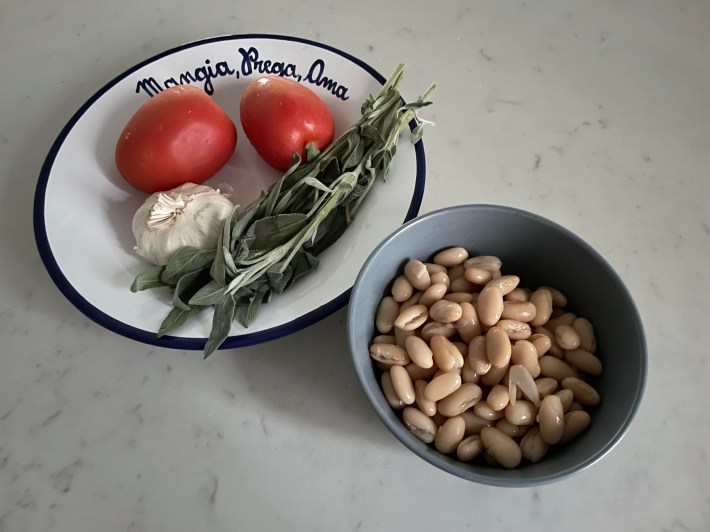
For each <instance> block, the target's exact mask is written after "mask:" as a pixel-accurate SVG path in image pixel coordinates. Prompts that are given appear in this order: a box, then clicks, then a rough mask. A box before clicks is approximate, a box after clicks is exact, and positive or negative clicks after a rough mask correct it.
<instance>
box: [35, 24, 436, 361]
mask: <svg viewBox="0 0 710 532" xmlns="http://www.w3.org/2000/svg"><path fill="white" fill-rule="evenodd" d="M248 39H271V40H278V41H290V42H298V43H302V44H307V45H309V46H313V47H317V48H322V49H324V50H327V51H329V52H333V53H335V54H338V55H340V56H341V57H343V58H345V59H347V60H349V61H351V62H353V63H355V64H356V65H358V66H359V67H360V68H362V69H363V70H365V71H366V72H367V73H369V74H370V75H371V76H372V77H373V78H375V79H376V80H377V81H378V82H379V83H381V84H384V83H385V81H386V78H385V77H384V76H383V75H382V74H380V73H379V72H378V71H377V70H375V69H374V68H373V67H372V66H370V65H369V64H367V63H366V62H364V61H363V60H361V59H358V58H357V57H355V56H353V55H351V54H349V53H347V52H344V51H342V50H340V49H338V48H335V47H333V46H331V45H328V44H324V43H320V42H317V41H313V40H310V39H305V38H301V37H295V36H287V35H277V34H269V33H247V34H237V35H222V36H217V37H209V38H205V39H199V40H196V41H191V42H188V43H184V44H181V45H179V46H176V47H174V48H170V49H168V50H165V51H163V52H160V53H158V54H156V55H154V56H152V57H149V58H148V59H145V60H143V61H141V62H140V63H138V64H136V65H134V66H133V67H131V68H129V69H127V70H125V71H124V72H122V73H121V74H119V75H118V76H116V77H115V78H113V79H112V80H111V81H109V82H108V83H106V84H105V85H104V86H103V87H101V88H100V89H99V90H98V91H97V92H96V93H94V94H93V95H92V96H91V97H90V98H89V99H88V100H87V101H86V102H85V103H84V104H83V105H82V106H81V107H80V108H79V109H78V110H77V111H76V112H75V113H74V115H73V116H72V117H71V118H70V119H69V121H68V122H67V123H66V125H65V126H64V128H63V129H62V130H61V132H60V133H59V135H58V137H57V139H56V140H55V141H54V143H53V144H52V147H51V148H50V150H49V153H48V154H47V157H46V158H45V160H44V163H43V165H42V169H41V170H40V174H39V179H38V182H37V187H36V189H35V196H34V202H33V215H32V220H33V228H34V235H35V243H36V246H37V249H38V251H39V255H40V258H41V259H42V262H43V263H44V266H45V268H46V269H47V272H48V273H49V276H50V277H51V279H52V281H53V282H54V284H55V285H56V286H57V288H58V289H59V291H60V292H61V293H62V294H63V295H64V296H65V297H66V298H67V299H68V300H69V301H70V302H71V303H72V304H73V305H74V306H75V307H76V308H77V309H79V311H80V312H82V313H83V314H84V315H85V316H86V317H88V318H89V319H90V320H92V321H94V322H95V323H97V324H99V325H101V326H102V327H105V328H106V329H109V330H110V331H113V332H115V333H117V334H119V335H121V336H125V337H127V338H130V339H132V340H136V341H138V342H142V343H145V344H149V345H154V346H158V347H166V348H170V349H180V350H202V349H204V346H205V343H206V341H207V339H206V338H195V337H177V336H170V335H166V336H163V337H160V338H158V337H157V335H156V333H155V332H151V331H146V330H143V329H139V328H137V327H133V326H132V325H128V324H126V323H123V322H122V321H120V320H117V319H115V318H113V317H112V316H110V315H109V314H106V313H105V312H103V311H101V310H99V309H98V308H96V307H95V306H93V305H92V304H91V303H89V301H88V300H86V299H85V298H84V297H83V296H82V295H81V294H80V293H79V292H78V291H77V290H76V289H75V288H74V286H73V285H72V284H71V283H70V282H69V280H68V279H67V278H66V277H65V276H64V273H63V272H62V270H61V268H60V267H59V264H58V263H57V261H56V259H55V257H54V254H53V253H52V248H51V246H50V244H49V239H48V236H47V228H46V225H45V219H44V205H45V200H46V191H47V184H48V183H49V176H50V174H51V171H52V167H53V165H54V161H55V159H56V157H57V154H58V152H59V150H60V148H61V147H62V145H63V143H64V141H65V140H66V138H67V136H68V135H69V133H70V132H71V131H72V129H73V128H74V126H75V125H76V123H77V122H78V121H79V119H80V118H81V117H82V116H83V115H84V114H85V113H86V112H87V111H88V110H89V109H90V108H91V106H92V105H93V104H94V103H95V102H96V101H97V100H98V99H99V98H100V97H101V96H103V95H104V94H105V93H106V92H107V91H108V90H109V89H111V88H112V87H113V86H114V85H116V84H117V83H118V82H119V81H121V80H123V79H124V78H126V77H128V76H130V75H131V74H132V73H133V72H135V71H137V70H139V69H141V68H143V67H144V66H146V65H149V64H151V63H154V62H155V61H158V60H160V59H162V58H164V57H167V56H169V55H173V54H175V53H178V52H180V51H182V50H186V49H189V48H194V47H196V46H202V45H205V44H210V43H214V42H221V41H232V40H233V41H239V40H248ZM414 151H415V156H416V167H417V170H416V178H415V186H414V194H413V195H412V201H411V202H410V205H409V209H408V211H407V214H406V215H405V218H404V220H403V222H402V223H406V222H408V221H410V220H412V219H413V218H414V217H416V216H417V214H418V213H419V209H420V207H421V203H422V199H423V197H424V186H425V180H426V160H425V155H424V143H423V142H422V141H421V140H419V141H418V142H417V143H416V144H415V145H414ZM126 289H128V287H127V288H126ZM351 289H352V287H350V288H348V289H347V290H345V291H344V292H342V293H341V294H340V295H339V296H337V297H335V298H334V299H332V300H331V301H329V302H328V303H325V304H324V305H321V306H320V307H318V308H316V309H314V310H312V311H310V312H307V313H306V314H303V315H302V316H299V317H298V318H295V319H293V320H291V321H289V322H286V323H283V324H281V325H278V326H276V327H271V328H269V329H264V330H262V331H258V332H254V333H247V334H241V335H235V336H230V337H228V338H227V339H226V340H225V341H224V343H223V344H222V345H221V346H220V349H233V348H237V347H246V346H249V345H255V344H259V343H264V342H269V341H272V340H276V339H278V338H281V337H283V336H287V335H289V334H292V333H294V332H297V331H300V330H302V329H305V328H306V327H309V326H311V325H313V324H314V323H317V322H318V321H320V320H322V319H324V318H326V317H327V316H329V315H331V314H333V313H334V312H336V311H337V310H339V309H340V308H342V307H343V306H345V305H346V304H347V303H348V300H349V299H350V292H351ZM166 312H167V309H166Z"/></svg>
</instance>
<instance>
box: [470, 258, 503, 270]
mask: <svg viewBox="0 0 710 532" xmlns="http://www.w3.org/2000/svg"><path fill="white" fill-rule="evenodd" d="M463 264H464V266H465V267H466V268H469V267H474V268H486V269H487V270H500V269H501V267H502V266H503V262H502V261H501V260H500V259H499V258H498V257H495V256H493V255H479V256H476V257H471V258H470V259H467V260H466V261H464V263H463Z"/></svg>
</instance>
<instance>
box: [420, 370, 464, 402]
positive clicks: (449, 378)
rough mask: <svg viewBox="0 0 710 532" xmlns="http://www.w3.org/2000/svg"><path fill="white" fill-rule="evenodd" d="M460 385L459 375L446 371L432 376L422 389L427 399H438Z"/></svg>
mask: <svg viewBox="0 0 710 532" xmlns="http://www.w3.org/2000/svg"><path fill="white" fill-rule="evenodd" d="M460 387H461V375H459V374H458V373H456V372H453V371H451V372H448V373H444V374H443V375H439V376H438V377H434V378H433V379H432V380H431V381H430V382H429V384H427V385H426V388H425V389H424V397H425V398H426V399H427V400H428V401H440V400H441V399H443V398H444V397H446V396H448V395H451V394H452V393H454V392H455V391H456V390H458V389H459V388H460Z"/></svg>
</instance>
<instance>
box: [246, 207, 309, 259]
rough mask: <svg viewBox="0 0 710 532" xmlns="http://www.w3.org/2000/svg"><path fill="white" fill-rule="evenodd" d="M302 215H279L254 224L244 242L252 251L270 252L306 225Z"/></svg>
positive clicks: (304, 217) (304, 216)
mask: <svg viewBox="0 0 710 532" xmlns="http://www.w3.org/2000/svg"><path fill="white" fill-rule="evenodd" d="M307 221H308V217H307V216H306V215H305V214H301V213H291V214H277V215H274V216H269V217H267V218H262V219H261V220H257V221H256V222H254V223H253V224H252V225H251V226H250V227H249V230H248V231H247V234H246V236H245V237H244V240H245V241H247V242H248V245H249V249H251V250H269V249H273V248H275V247H278V246H280V245H282V244H285V243H286V242H288V241H289V240H290V239H291V238H292V237H294V236H295V235H296V234H298V232H299V231H300V230H301V229H302V228H303V227H304V226H305V225H306V222H307Z"/></svg>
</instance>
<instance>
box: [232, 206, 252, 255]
mask: <svg viewBox="0 0 710 532" xmlns="http://www.w3.org/2000/svg"><path fill="white" fill-rule="evenodd" d="M258 209H259V202H258V201H257V202H255V203H253V204H252V205H250V206H249V207H247V208H246V209H245V210H244V211H243V212H242V213H241V214H238V215H236V219H235V220H234V222H233V223H232V236H231V241H230V244H229V249H230V251H232V252H234V250H235V247H236V243H237V241H238V240H239V239H240V238H241V237H242V235H243V234H244V231H246V229H247V227H249V224H250V223H251V222H252V220H253V219H254V217H255V216H256V212H257V210H258Z"/></svg>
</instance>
